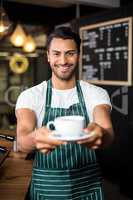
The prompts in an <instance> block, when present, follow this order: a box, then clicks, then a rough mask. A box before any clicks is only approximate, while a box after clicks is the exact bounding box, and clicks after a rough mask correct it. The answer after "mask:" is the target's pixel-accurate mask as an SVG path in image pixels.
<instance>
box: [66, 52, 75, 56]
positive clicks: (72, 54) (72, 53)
mask: <svg viewBox="0 0 133 200" xmlns="http://www.w3.org/2000/svg"><path fill="white" fill-rule="evenodd" d="M75 54H76V52H68V53H67V56H74V55H75Z"/></svg>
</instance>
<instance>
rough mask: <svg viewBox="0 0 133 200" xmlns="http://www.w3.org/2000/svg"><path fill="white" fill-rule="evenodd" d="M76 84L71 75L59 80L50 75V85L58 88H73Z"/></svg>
mask: <svg viewBox="0 0 133 200" xmlns="http://www.w3.org/2000/svg"><path fill="white" fill-rule="evenodd" d="M75 85H76V79H75V77H73V78H72V79H71V80H60V79H58V78H56V77H53V76H52V87H53V88H55V89H59V90H67V89H71V88H74V87H75Z"/></svg>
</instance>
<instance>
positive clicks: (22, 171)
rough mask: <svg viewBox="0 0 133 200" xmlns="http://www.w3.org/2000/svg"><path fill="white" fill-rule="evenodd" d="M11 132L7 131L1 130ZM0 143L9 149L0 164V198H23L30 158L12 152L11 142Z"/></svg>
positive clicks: (28, 178)
mask: <svg viewBox="0 0 133 200" xmlns="http://www.w3.org/2000/svg"><path fill="white" fill-rule="evenodd" d="M0 132H2V133H3V134H10V135H15V134H11V132H9V131H3V130H2V131H1V130H0ZM0 145H1V146H4V147H7V148H8V149H9V154H8V156H7V157H6V158H5V160H4V161H3V163H2V164H1V166H0V199H1V200H24V199H25V197H26V194H27V191H28V188H29V184H30V180H31V173H32V160H27V159H26V158H27V154H25V153H21V152H13V148H12V147H13V142H10V141H4V140H0Z"/></svg>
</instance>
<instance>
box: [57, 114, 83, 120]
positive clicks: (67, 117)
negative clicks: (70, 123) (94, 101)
mask: <svg viewBox="0 0 133 200" xmlns="http://www.w3.org/2000/svg"><path fill="white" fill-rule="evenodd" d="M64 119H70V120H84V119H85V118H84V116H82V115H66V116H60V117H57V118H55V120H57V121H58V120H64Z"/></svg>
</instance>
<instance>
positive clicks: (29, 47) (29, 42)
mask: <svg viewBox="0 0 133 200" xmlns="http://www.w3.org/2000/svg"><path fill="white" fill-rule="evenodd" d="M35 49H36V43H35V41H34V39H33V37H32V36H31V35H28V36H27V38H26V40H25V42H24V45H23V50H24V51H25V52H28V53H30V52H33V51H34V50H35Z"/></svg>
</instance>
